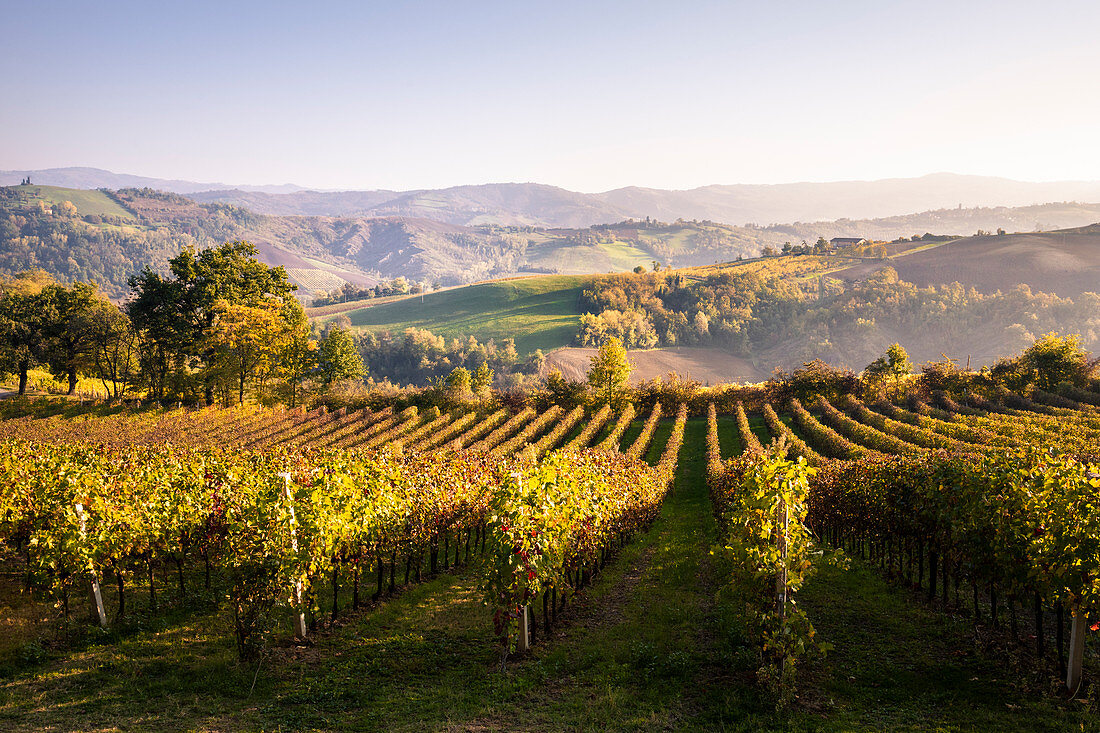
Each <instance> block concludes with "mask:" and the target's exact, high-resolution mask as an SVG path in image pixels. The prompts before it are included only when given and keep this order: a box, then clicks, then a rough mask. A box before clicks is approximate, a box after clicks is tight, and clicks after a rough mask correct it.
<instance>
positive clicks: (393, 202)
mask: <svg viewBox="0 0 1100 733" xmlns="http://www.w3.org/2000/svg"><path fill="white" fill-rule="evenodd" d="M188 195H190V196H191V197H192V198H195V200H197V201H203V202H211V201H222V202H225V203H231V204H234V205H237V206H244V207H246V208H249V209H252V210H253V211H258V212H262V213H266V214H274V215H286V214H296V215H311V216H406V217H416V218H425V219H434V220H437V221H442V222H446V223H448V224H455V225H464V226H476V225H478V224H498V225H502V226H525V225H532V226H543V227H549V228H554V227H569V228H584V227H588V226H592V225H595V224H607V223H612V222H617V221H622V220H623V219H628V218H633V219H645V217H647V216H649V217H652V218H655V219H660V220H663V221H675V220H676V219H688V220H706V221H716V222H722V223H726V224H744V223H746V222H756V223H758V224H765V223H771V222H814V221H821V220H833V219H841V218H845V219H861V218H862V219H869V218H883V217H892V216H898V215H902V214H909V213H912V212H920V211H930V210H939V209H954V208H980V207H994V206H1009V207H1016V206H1031V205H1035V204H1043V203H1048V202H1051V201H1100V183H1098V182H1057V183H1026V182H1022V181H1012V180H1008V179H1003V178H991V177H985V176H959V175H954V174H948V173H938V174H933V175H928V176H922V177H920V178H895V179H887V180H881V181H838V182H833V183H785V184H775V185H756V184H737V185H729V186H721V185H715V186H703V187H700V188H694V189H690V190H687V191H669V190H663V189H653V188H638V187H629V188H620V189H616V190H613V191H606V192H603V193H577V192H575V191H568V190H566V189H562V188H557V187H555V186H547V185H543V184H536V183H495V184H485V185H481V186H456V187H453V188H445V189H437V190H426V191H406V192H396V191H343V192H331V193H318V192H295V193H282V194H270V193H257V192H248V191H239V190H238V191H233V190H230V191H219V190H211V191H204V192H201V193H189V194H188ZM1029 224H1030V222H1029ZM1070 224H1072V223H1060V224H1058V225H1059V226H1067V225H1070ZM894 236H897V235H894Z"/></svg>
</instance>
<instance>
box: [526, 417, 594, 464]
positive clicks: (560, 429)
mask: <svg viewBox="0 0 1100 733" xmlns="http://www.w3.org/2000/svg"><path fill="white" fill-rule="evenodd" d="M583 419H584V408H583V407H574V408H573V409H572V410H570V411H569V412H568V413H566V415H565V416H564V417H562V418H561V420H559V421H558V422H557V424H556V425H554V427H553V428H551V429H550V432H548V433H546V434H545V435H543V436H542V437H541V438H539V439H538V440H537V441H536V442H535V443H534V444H532V445H531V446H530V448H528V451H529V452H530V453H531V454H532V455H533V456H534V457H535V458H541V457H542V456H543V455H544V454H545V453H546V452H547V451H551V450H553V449H554V448H555V446H557V444H558V443H560V442H561V441H562V439H563V438H565V436H566V435H568V434H569V431H571V430H572V429H573V428H575V427H576V426H577V423H579V422H580V421H581V420H583Z"/></svg>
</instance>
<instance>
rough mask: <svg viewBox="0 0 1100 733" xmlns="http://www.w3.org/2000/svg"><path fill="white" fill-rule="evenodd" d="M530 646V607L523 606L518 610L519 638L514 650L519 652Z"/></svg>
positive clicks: (526, 649)
mask: <svg viewBox="0 0 1100 733" xmlns="http://www.w3.org/2000/svg"><path fill="white" fill-rule="evenodd" d="M530 648H531V607H530V606H523V607H522V608H520V610H519V640H518V641H517V642H516V651H517V652H520V653H521V654H522V653H524V652H526V651H528V650H529V649H530Z"/></svg>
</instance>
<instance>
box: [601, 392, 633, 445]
mask: <svg viewBox="0 0 1100 733" xmlns="http://www.w3.org/2000/svg"><path fill="white" fill-rule="evenodd" d="M635 414H636V413H635V410H634V403H630V404H628V405H627V406H626V407H625V408H624V409H623V411H622V412H621V413H619V419H618V420H616V421H615V424H614V425H613V426H612V427H611V431H610V432H609V433H608V434H607V436H606V437H605V438H604V439H603V440H601V441H600V442H599V443H597V444H596V450H609V451H617V450H619V441H620V440H621V439H622V437H623V433H625V432H626V429H627V428H628V427H630V423H631V422H633V421H634V415H635Z"/></svg>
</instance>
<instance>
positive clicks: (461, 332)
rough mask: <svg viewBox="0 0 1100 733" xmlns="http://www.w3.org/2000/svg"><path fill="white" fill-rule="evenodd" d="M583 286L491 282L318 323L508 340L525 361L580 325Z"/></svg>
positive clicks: (566, 279) (582, 280)
mask: <svg viewBox="0 0 1100 733" xmlns="http://www.w3.org/2000/svg"><path fill="white" fill-rule="evenodd" d="M589 281H590V278H586V277H583V276H561V275H558V276H541V277H527V278H514V279H508V280H497V281H493V282H487V283H477V284H474V285H468V286H466V287H462V288H455V289H453V290H444V291H440V292H435V293H426V294H424V295H423V296H416V297H411V298H404V299H401V300H397V301H393V302H388V303H382V304H379V305H371V306H365V307H361V308H357V309H353V310H348V311H345V312H343V313H341V314H339V315H329V316H323V317H321V318H320V319H319V320H321V321H322V322H327V321H330V320H332V319H335V318H342V317H347V318H348V319H349V320H350V323H351V326H352V328H353V329H355V330H360V331H373V332H375V333H378V332H382V331H389V332H390V333H391V334H393V335H400V334H401V332H403V331H404V330H405V329H406V328H423V329H427V330H429V331H431V332H432V333H434V334H436V335H437V336H445V337H447V338H461V337H465V336H474V337H476V338H477V339H478V340H479V341H482V342H485V341H488V340H489V339H494V340H496V342H497V343H498V344H499V343H500V342H501V341H503V340H504V339H506V338H512V339H515V341H516V350H517V351H518V352H519V353H520V354H521V355H526V354H530V353H532V352H534V350H535V349H543V350H550V349H554V348H557V347H560V346H563V345H565V344H568V343H570V342H571V341H572V340H573V337H574V335H576V332H577V326H578V324H579V322H580V310H579V309H578V305H577V299H578V297H579V296H580V293H581V289H582V288H583V287H584V286H585V284H586V283H587V282H589Z"/></svg>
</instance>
